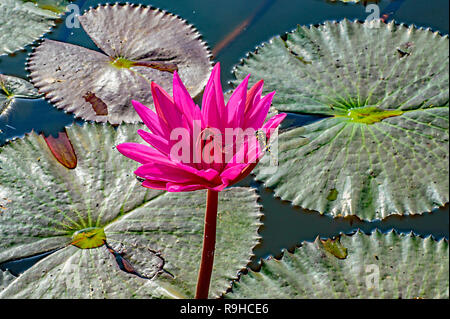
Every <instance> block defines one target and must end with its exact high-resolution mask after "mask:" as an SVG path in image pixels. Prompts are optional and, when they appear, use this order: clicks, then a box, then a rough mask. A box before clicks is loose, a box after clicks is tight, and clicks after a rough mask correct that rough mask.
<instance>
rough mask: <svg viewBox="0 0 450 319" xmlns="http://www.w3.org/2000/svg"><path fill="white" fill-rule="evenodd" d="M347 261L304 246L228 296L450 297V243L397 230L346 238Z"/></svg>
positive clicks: (264, 265)
mask: <svg viewBox="0 0 450 319" xmlns="http://www.w3.org/2000/svg"><path fill="white" fill-rule="evenodd" d="M341 243H342V245H343V246H345V247H347V249H348V255H347V257H346V258H345V259H339V258H336V256H334V255H333V254H330V253H328V252H327V251H325V250H324V249H323V248H322V247H321V245H320V241H319V240H316V242H314V243H308V242H305V243H303V245H302V246H301V247H300V248H298V249H296V251H295V252H294V253H293V254H291V253H289V252H287V251H286V252H285V253H284V256H283V258H282V259H281V260H275V259H270V260H267V261H263V263H262V267H261V270H260V271H259V272H253V271H250V272H249V273H248V274H247V275H244V276H242V277H241V279H240V282H238V283H236V284H235V285H234V287H233V289H232V293H229V294H227V295H225V297H227V298H261V299H264V298H283V299H292V298H315V299H320V298H326V299H330V298H336V299H348V298H361V299H366V298H387V299H392V298H395V299H397V298H402V299H411V298H446V299H448V297H449V259H448V256H449V251H448V241H447V240H444V239H442V240H440V241H435V240H434V239H432V238H431V237H427V238H425V239H423V238H420V237H416V236H414V235H411V234H409V235H399V234H397V233H395V232H390V233H388V234H382V233H380V232H379V231H375V232H374V233H372V235H370V236H368V235H365V234H363V233H361V232H357V233H356V234H354V235H353V236H342V237H341Z"/></svg>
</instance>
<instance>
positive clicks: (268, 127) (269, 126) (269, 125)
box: [262, 113, 287, 139]
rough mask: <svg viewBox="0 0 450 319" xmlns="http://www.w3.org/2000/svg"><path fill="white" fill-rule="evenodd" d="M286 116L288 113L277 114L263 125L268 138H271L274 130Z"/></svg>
mask: <svg viewBox="0 0 450 319" xmlns="http://www.w3.org/2000/svg"><path fill="white" fill-rule="evenodd" d="M286 116H287V114H286V113H280V114H277V115H275V116H274V117H272V118H271V119H270V120H268V121H267V122H266V123H265V124H264V125H263V127H262V130H263V131H264V133H265V134H266V138H267V139H270V136H271V134H272V132H273V130H275V129H276V128H277V127H278V126H279V125H280V124H281V122H283V120H284V119H285V118H286Z"/></svg>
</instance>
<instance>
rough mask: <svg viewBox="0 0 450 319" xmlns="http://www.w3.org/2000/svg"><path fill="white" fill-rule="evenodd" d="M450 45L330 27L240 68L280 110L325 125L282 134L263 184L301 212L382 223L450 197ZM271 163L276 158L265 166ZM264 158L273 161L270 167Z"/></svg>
mask: <svg viewBox="0 0 450 319" xmlns="http://www.w3.org/2000/svg"><path fill="white" fill-rule="evenodd" d="M448 50H449V41H448V36H441V35H439V34H438V33H433V32H431V31H430V30H428V29H425V30H424V29H417V28H415V27H407V26H404V25H396V24H394V23H389V24H385V23H380V21H372V22H365V23H359V22H349V21H347V20H344V21H341V22H339V23H336V22H326V23H325V24H323V25H320V26H317V27H298V29H296V30H295V31H293V32H292V33H289V34H287V35H286V36H282V37H280V36H279V37H275V38H273V39H272V40H270V42H269V43H268V44H266V45H263V46H262V47H260V48H258V50H257V52H256V53H254V54H250V56H249V57H248V58H247V59H246V60H244V61H243V62H242V64H241V65H239V66H237V67H236V69H235V74H236V77H237V78H238V80H237V82H239V80H240V79H242V78H243V77H244V76H245V75H246V74H248V73H251V74H252V79H260V78H263V79H264V80H265V83H266V85H265V89H266V90H267V91H272V90H276V91H277V94H276V95H275V98H274V101H273V107H274V108H275V109H277V110H278V111H280V112H293V113H297V114H316V115H323V116H324V119H323V120H321V121H319V122H316V123H313V124H310V125H307V126H304V127H300V128H293V129H291V130H289V131H287V132H284V133H282V134H280V136H279V168H278V171H277V172H276V173H273V169H271V170H270V171H267V170H266V169H265V168H264V165H261V166H258V167H257V168H256V170H255V173H256V178H257V179H258V180H261V181H263V182H264V183H265V185H266V186H268V187H271V188H274V190H275V194H276V195H277V196H279V197H281V198H282V199H283V200H289V201H292V202H293V203H294V204H295V205H299V206H302V207H304V208H307V209H311V210H316V211H319V212H321V213H326V214H330V215H332V216H346V215H357V216H358V217H360V218H362V219H367V220H373V219H379V218H384V217H386V216H388V215H391V214H400V215H403V214H421V213H423V212H427V211H431V210H432V209H434V208H436V207H439V206H442V205H444V204H445V203H447V202H448V200H449V181H448V175H449V169H448V168H449V156H448V154H449V145H448V142H449V126H448V124H449V117H448V115H449V86H448V83H449V80H448V79H449V72H448V69H449V59H448ZM266 160H267V159H266ZM263 161H264V160H263Z"/></svg>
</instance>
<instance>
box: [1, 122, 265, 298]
mask: <svg viewBox="0 0 450 319" xmlns="http://www.w3.org/2000/svg"><path fill="white" fill-rule="evenodd" d="M139 128H142V126H141V125H121V126H119V127H118V128H114V127H112V126H110V125H102V124H86V125H85V126H83V127H80V126H78V125H74V126H72V127H70V128H68V129H67V135H68V136H69V138H70V140H71V141H72V143H73V146H74V149H75V152H76V154H77V156H78V165H77V167H76V168H75V169H67V168H66V167H64V166H62V165H60V163H58V161H57V160H56V159H55V158H54V157H53V155H52V153H51V152H50V150H49V149H48V147H47V145H46V143H45V141H44V139H43V138H42V136H40V135H36V134H31V135H28V136H26V137H25V138H24V139H18V140H15V141H13V142H10V143H8V144H7V145H5V146H4V147H2V148H0V205H1V207H4V210H1V213H0V264H2V263H5V262H9V261H13V260H20V259H22V258H26V257H30V256H36V255H39V254H42V253H45V252H50V251H53V250H56V251H55V252H53V253H52V254H50V255H48V256H46V257H44V258H43V259H42V260H40V261H39V262H38V263H36V264H35V265H34V266H33V267H31V268H30V269H28V270H27V271H25V272H24V273H23V274H21V275H20V277H19V278H17V280H16V281H14V283H13V284H11V285H10V286H9V287H8V288H7V289H6V290H4V291H3V292H2V293H1V294H0V298H9V297H15V298H16V297H17V298H18V297H24V298H25V297H26V298H144V297H145V298H148V297H193V295H194V291H195V285H196V279H197V274H198V267H199V264H200V256H201V247H202V242H203V223H204V214H205V202H206V192H204V191H198V192H191V193H163V192H162V191H158V190H151V189H146V188H143V187H142V186H140V183H139V181H137V179H136V178H135V176H134V175H133V171H134V170H135V169H137V166H138V164H137V163H136V162H134V161H132V160H129V159H127V158H126V157H124V156H122V155H121V154H120V153H119V152H118V151H117V150H116V149H115V147H114V145H118V144H120V143H123V142H125V141H127V142H130V141H134V142H137V141H138V139H139V137H138V135H137V133H136V131H137V130H138V129H139ZM257 198H258V197H257V195H256V193H255V191H254V190H253V189H251V188H231V189H229V190H226V191H223V192H221V194H220V202H219V216H218V233H217V252H216V263H215V268H214V274H213V280H212V282H213V284H212V286H211V296H219V295H220V294H222V293H223V292H224V291H225V290H226V289H227V288H229V286H230V281H231V280H232V279H234V278H236V276H237V273H238V272H239V271H240V270H242V269H244V268H245V267H246V266H247V264H248V263H249V260H250V257H251V256H252V250H253V247H254V246H255V245H256V244H257V243H258V241H259V236H258V233H257V231H258V228H259V227H260V225H261V223H260V217H261V213H260V207H259V205H258V203H257ZM105 242H106V245H105ZM79 247H80V248H84V249H80V248H79ZM148 278H152V280H149V279H148Z"/></svg>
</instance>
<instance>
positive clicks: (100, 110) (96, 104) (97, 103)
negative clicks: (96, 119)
mask: <svg viewBox="0 0 450 319" xmlns="http://www.w3.org/2000/svg"><path fill="white" fill-rule="evenodd" d="M83 98H84V100H85V101H86V102H88V103H89V104H91V106H92V109H93V110H94V111H95V114H97V115H98V116H106V115H108V106H107V105H106V103H105V102H103V101H102V99H101V98H99V97H97V96H96V95H95V93H92V92H91V91H88V92H86V94H85V95H83Z"/></svg>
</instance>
